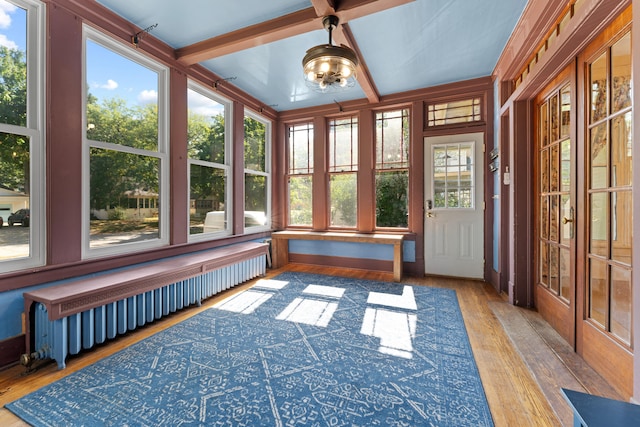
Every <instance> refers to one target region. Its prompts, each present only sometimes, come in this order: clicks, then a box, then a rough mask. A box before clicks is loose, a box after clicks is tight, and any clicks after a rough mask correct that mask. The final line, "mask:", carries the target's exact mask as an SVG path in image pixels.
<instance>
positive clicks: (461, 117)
mask: <svg viewBox="0 0 640 427" xmlns="http://www.w3.org/2000/svg"><path fill="white" fill-rule="evenodd" d="M481 106H482V104H481V98H469V99H463V100H460V101H452V102H444V103H440V104H429V105H427V126H428V127H432V126H443V125H452V124H457V123H468V122H477V121H480V120H482V108H481Z"/></svg>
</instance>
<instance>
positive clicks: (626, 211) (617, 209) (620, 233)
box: [611, 191, 633, 265]
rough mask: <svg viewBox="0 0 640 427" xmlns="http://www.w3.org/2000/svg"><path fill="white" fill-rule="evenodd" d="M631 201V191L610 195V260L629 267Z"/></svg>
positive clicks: (616, 192)
mask: <svg viewBox="0 0 640 427" xmlns="http://www.w3.org/2000/svg"><path fill="white" fill-rule="evenodd" d="M632 229H633V200H632V192H631V191H614V192H612V193H611V259H613V260H616V261H619V262H621V263H624V264H627V265H631V247H632V246H633V236H632V233H631V230H632Z"/></svg>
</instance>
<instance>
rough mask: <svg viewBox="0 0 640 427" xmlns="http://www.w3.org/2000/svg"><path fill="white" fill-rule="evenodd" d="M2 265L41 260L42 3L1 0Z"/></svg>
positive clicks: (16, 267)
mask: <svg viewBox="0 0 640 427" xmlns="http://www.w3.org/2000/svg"><path fill="white" fill-rule="evenodd" d="M0 12H2V18H3V19H0V40H1V41H2V42H1V43H0V225H1V226H2V229H1V230H0V269H1V270H2V271H13V270H19V269H23V268H28V267H33V266H37V265H42V264H44V261H45V252H44V248H45V242H44V223H45V221H44V176H45V175H44V141H43V132H42V129H43V117H44V115H43V111H44V103H43V93H44V90H43V88H44V86H43V79H42V76H43V73H42V69H43V67H44V60H43V51H44V49H43V46H44V41H43V40H42V39H40V38H39V35H41V34H44V33H45V31H44V25H45V24H44V6H43V5H42V4H41V3H40V2H37V1H30V0H12V1H5V0H0Z"/></svg>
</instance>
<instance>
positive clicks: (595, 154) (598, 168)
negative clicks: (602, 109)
mask: <svg viewBox="0 0 640 427" xmlns="http://www.w3.org/2000/svg"><path fill="white" fill-rule="evenodd" d="M608 163H609V144H608V138H607V124H606V123H603V124H601V125H599V126H596V127H595V128H593V129H591V188H593V189H596V188H605V187H607V165H608Z"/></svg>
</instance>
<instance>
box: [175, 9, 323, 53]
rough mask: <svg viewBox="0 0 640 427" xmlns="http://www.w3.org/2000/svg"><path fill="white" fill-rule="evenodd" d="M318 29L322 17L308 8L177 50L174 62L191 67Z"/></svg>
mask: <svg viewBox="0 0 640 427" xmlns="http://www.w3.org/2000/svg"><path fill="white" fill-rule="evenodd" d="M318 29H322V17H318V15H317V14H316V11H315V9H314V8H312V7H310V8H307V9H303V10H300V11H298V12H293V13H290V14H288V15H285V16H281V17H279V18H275V19H272V20H270V21H265V22H261V23H259V24H255V25H251V26H249V27H245V28H241V29H239V30H236V31H232V32H229V33H226V34H222V35H219V36H217V37H212V38H210V39H207V40H203V41H201V42H197V43H194V44H191V45H189V46H185V47H181V48H179V49H176V59H178V60H180V61H181V62H182V63H184V64H186V65H192V64H195V63H197V62H202V61H206V60H208V59H212V58H216V57H219V56H223V55H228V54H230V53H234V52H239V51H241V50H245V49H250V48H252V47H256V46H261V45H264V44H268V43H272V42H275V41H278V40H282V39H285V38H287V37H292V36H296V35H298V34H303V33H307V32H310V31H314V30H318Z"/></svg>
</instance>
